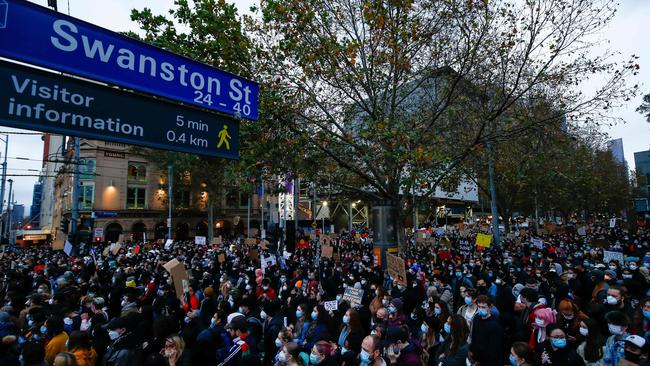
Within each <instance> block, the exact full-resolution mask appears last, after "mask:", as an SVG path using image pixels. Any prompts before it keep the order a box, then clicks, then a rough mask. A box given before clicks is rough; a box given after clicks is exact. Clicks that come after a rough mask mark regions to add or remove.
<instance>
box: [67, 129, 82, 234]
mask: <svg viewBox="0 0 650 366" xmlns="http://www.w3.org/2000/svg"><path fill="white" fill-rule="evenodd" d="M80 140H81V139H80V138H79V137H75V138H74V174H73V176H72V217H71V219H70V225H71V227H70V236H72V238H73V240H74V241H75V242H74V244H75V245H77V244H79V243H78V242H77V239H78V238H77V225H78V224H79V188H80V186H79V156H80V155H81V151H80V149H81V141H80Z"/></svg>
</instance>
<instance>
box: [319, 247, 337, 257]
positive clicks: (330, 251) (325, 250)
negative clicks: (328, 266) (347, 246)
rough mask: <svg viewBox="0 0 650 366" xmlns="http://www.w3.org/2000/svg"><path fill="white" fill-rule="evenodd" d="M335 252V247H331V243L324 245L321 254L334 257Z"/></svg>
mask: <svg viewBox="0 0 650 366" xmlns="http://www.w3.org/2000/svg"><path fill="white" fill-rule="evenodd" d="M333 254H334V248H333V247H331V246H329V245H325V246H323V247H322V248H321V254H320V256H321V257H323V258H332V255H333Z"/></svg>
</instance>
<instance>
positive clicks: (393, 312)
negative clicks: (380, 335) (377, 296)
mask: <svg viewBox="0 0 650 366" xmlns="http://www.w3.org/2000/svg"><path fill="white" fill-rule="evenodd" d="M388 312H389V313H391V314H395V313H396V312H397V308H396V307H394V306H389V307H388Z"/></svg>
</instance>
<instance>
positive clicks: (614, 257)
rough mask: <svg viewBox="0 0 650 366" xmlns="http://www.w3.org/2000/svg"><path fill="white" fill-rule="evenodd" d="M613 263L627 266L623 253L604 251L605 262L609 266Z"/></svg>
mask: <svg viewBox="0 0 650 366" xmlns="http://www.w3.org/2000/svg"><path fill="white" fill-rule="evenodd" d="M611 261H617V262H618V263H620V264H621V265H623V264H625V259H624V257H623V253H621V252H613V251H611V250H603V262H604V263H606V264H607V263H609V262H611Z"/></svg>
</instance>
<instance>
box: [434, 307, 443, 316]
mask: <svg viewBox="0 0 650 366" xmlns="http://www.w3.org/2000/svg"><path fill="white" fill-rule="evenodd" d="M433 313H434V314H436V315H440V314H442V310H441V309H440V308H434V309H433Z"/></svg>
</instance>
